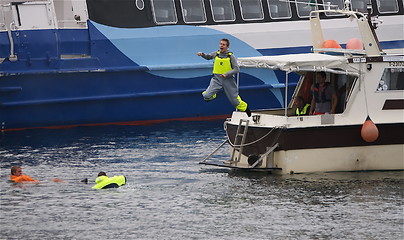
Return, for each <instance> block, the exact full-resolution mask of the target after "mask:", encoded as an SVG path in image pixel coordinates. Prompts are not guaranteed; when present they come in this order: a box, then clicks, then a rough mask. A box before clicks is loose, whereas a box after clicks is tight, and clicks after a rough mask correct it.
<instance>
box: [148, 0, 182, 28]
mask: <svg viewBox="0 0 404 240" xmlns="http://www.w3.org/2000/svg"><path fill="white" fill-rule="evenodd" d="M151 3H152V9H153V17H154V21H155V22H156V23H157V24H175V23H177V13H176V12H175V5H174V0H152V1H151Z"/></svg>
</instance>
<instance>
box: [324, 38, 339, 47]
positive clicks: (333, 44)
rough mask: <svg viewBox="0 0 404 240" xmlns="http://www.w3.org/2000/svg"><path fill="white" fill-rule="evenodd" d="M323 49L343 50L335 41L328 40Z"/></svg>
mask: <svg viewBox="0 0 404 240" xmlns="http://www.w3.org/2000/svg"><path fill="white" fill-rule="evenodd" d="M323 48H342V47H341V46H340V45H339V44H338V43H337V42H336V41H335V40H332V39H330V40H326V41H324V42H323Z"/></svg>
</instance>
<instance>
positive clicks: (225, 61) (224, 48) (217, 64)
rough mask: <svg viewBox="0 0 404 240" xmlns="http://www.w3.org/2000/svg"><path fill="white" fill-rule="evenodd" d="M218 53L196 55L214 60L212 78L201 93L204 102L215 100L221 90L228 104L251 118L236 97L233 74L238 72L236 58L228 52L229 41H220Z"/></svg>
mask: <svg viewBox="0 0 404 240" xmlns="http://www.w3.org/2000/svg"><path fill="white" fill-rule="evenodd" d="M219 47H220V49H219V51H216V52H212V53H209V54H207V53H203V52H198V53H197V55H198V56H200V57H203V58H204V59H206V60H210V59H214V63H213V77H212V79H211V80H210V84H209V86H208V88H207V89H206V90H205V91H204V92H203V93H202V96H203V98H204V99H205V101H210V100H213V99H215V98H216V94H217V93H218V92H219V91H220V90H221V89H222V88H223V90H224V93H225V94H226V96H227V98H228V99H229V101H230V103H231V104H232V105H233V106H234V107H235V108H237V109H238V110H240V111H242V112H246V113H247V115H248V116H249V117H250V116H251V111H250V109H249V108H248V104H247V103H246V102H244V101H243V100H241V97H240V96H239V95H238V87H237V84H236V80H235V79H234V74H237V73H239V72H240V68H239V66H238V63H237V58H236V57H235V56H234V54H233V53H232V52H230V51H229V47H230V41H229V40H228V39H226V38H223V39H221V40H220V43H219Z"/></svg>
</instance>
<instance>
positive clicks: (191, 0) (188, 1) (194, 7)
mask: <svg viewBox="0 0 404 240" xmlns="http://www.w3.org/2000/svg"><path fill="white" fill-rule="evenodd" d="M181 7H182V15H183V16H184V22H186V23H204V22H206V12H205V5H204V3H203V0H181Z"/></svg>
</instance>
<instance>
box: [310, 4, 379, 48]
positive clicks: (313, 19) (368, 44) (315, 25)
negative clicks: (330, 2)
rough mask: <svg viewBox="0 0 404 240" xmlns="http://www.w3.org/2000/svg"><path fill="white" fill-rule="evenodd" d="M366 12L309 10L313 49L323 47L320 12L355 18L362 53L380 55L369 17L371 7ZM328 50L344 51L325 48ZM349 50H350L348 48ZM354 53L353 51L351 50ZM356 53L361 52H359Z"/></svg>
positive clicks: (377, 41)
mask: <svg viewBox="0 0 404 240" xmlns="http://www.w3.org/2000/svg"><path fill="white" fill-rule="evenodd" d="M368 11H369V12H368V14H367V15H365V14H363V13H361V12H355V11H349V10H339V9H337V10H315V11H311V12H310V25H311V32H312V40H313V49H321V48H323V43H324V42H325V41H324V40H325V39H324V35H323V29H322V27H321V21H320V14H322V13H324V14H325V13H331V14H343V15H345V16H348V17H349V19H350V20H351V21H353V20H356V23H357V26H358V29H359V32H360V36H361V40H362V41H361V42H362V44H363V48H364V54H366V55H368V56H380V55H381V53H382V50H381V47H380V43H379V40H378V38H377V36H376V33H375V31H374V26H373V24H372V22H371V19H370V12H371V7H370V9H368ZM326 50H328V52H340V51H346V49H344V50H338V51H335V50H336V49H334V48H330V49H326ZM349 51H350V50H349ZM352 53H354V52H352ZM358 54H362V53H361V52H359V53H358Z"/></svg>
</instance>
